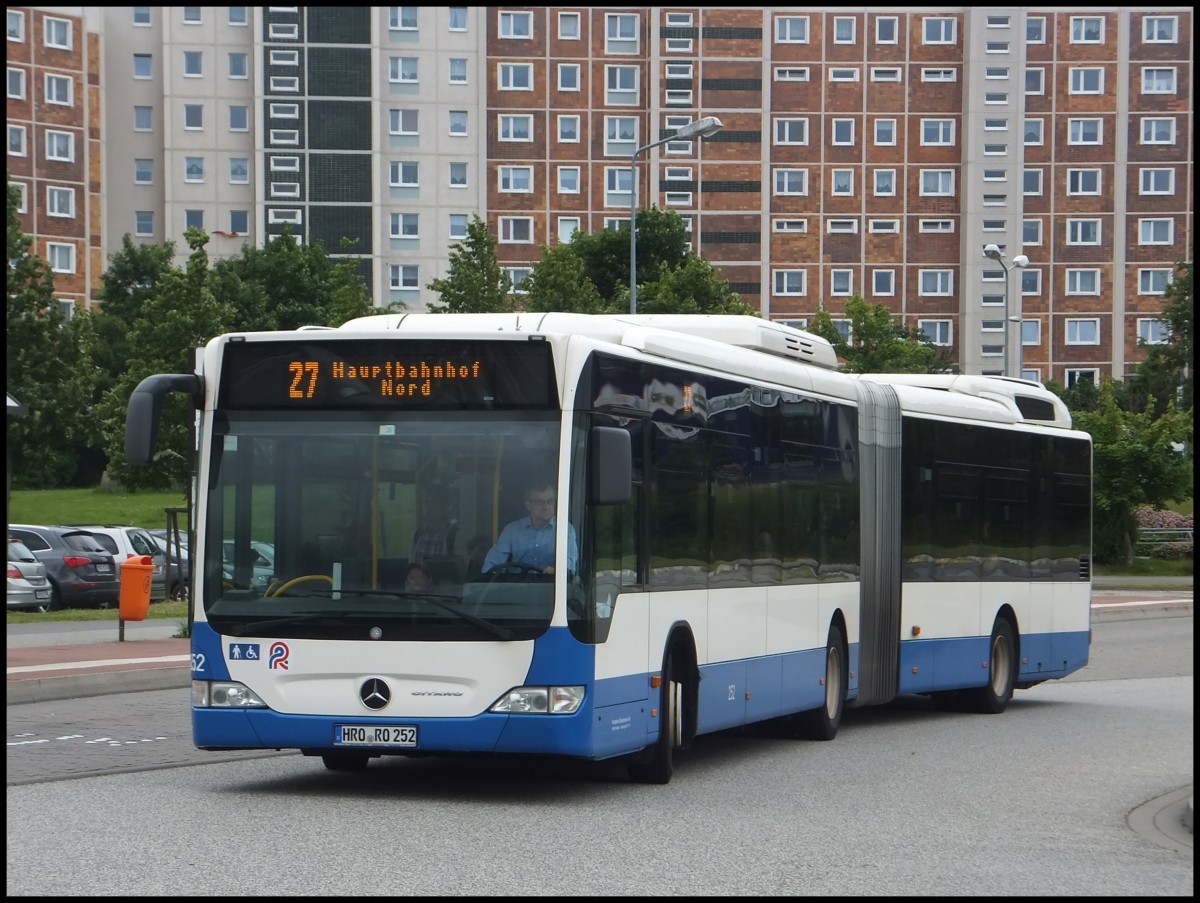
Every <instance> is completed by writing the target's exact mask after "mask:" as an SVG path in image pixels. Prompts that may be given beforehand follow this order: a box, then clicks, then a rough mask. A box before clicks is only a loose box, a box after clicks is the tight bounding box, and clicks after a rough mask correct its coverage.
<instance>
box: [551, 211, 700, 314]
mask: <svg viewBox="0 0 1200 903" xmlns="http://www.w3.org/2000/svg"><path fill="white" fill-rule="evenodd" d="M637 224H638V237H637V258H638V259H637V268H638V285H639V286H641V285H643V284H646V283H648V282H653V281H656V280H657V279H658V278H659V275H660V274H661V272H662V271H663V270H670V269H674V268H676V267H679V266H682V265H683V263H684V262H685V261H686V260H687V258H688V257H689V256H690V253H689V251H688V233H687V224H686V223H684V221H683V217H681V216H680V215H679V214H678V213H676V212H675V211H674V210H662V209H660V208H658V207H649V208H647V209H645V210H639V211H638V214H637ZM571 248H572V250H573V252H574V253H575V254H576V255H577V256H578V257H579V259H580V260H582V261H583V268H584V272H585V273H586V274H587V277H588V279H589V280H591V282H592V284H593V285H595V286H596V291H598V292H599V293H600V297H601V298H605V299H607V300H608V301H609V302H610V303H611V304H613V305H614V306H616V304H617V302H618V299H619V298H620V290H621V288H622V287H624V288H625V289H626V294H625V298H626V299H628V297H629V295H628V287H629V256H630V250H631V248H630V241H629V228H628V226H625V227H623V228H620V229H601V230H600V231H599V232H577V233H575V237H574V239H573V240H572V241H571ZM639 293H640V289H639ZM638 307H639V309H640V307H641V302H640V298H639V303H638ZM622 309H623V310H625V311H628V310H629V304H628V301H626V303H625V304H624V306H623V308H622ZM639 312H640V310H639Z"/></svg>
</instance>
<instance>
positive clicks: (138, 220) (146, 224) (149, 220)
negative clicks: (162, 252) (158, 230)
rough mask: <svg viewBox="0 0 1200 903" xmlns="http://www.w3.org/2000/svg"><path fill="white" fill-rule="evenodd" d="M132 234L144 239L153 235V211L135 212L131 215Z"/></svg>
mask: <svg viewBox="0 0 1200 903" xmlns="http://www.w3.org/2000/svg"><path fill="white" fill-rule="evenodd" d="M133 234H134V235H137V236H140V237H142V238H145V237H147V236H151V235H153V234H154V211H153V210H137V211H135V212H134V214H133Z"/></svg>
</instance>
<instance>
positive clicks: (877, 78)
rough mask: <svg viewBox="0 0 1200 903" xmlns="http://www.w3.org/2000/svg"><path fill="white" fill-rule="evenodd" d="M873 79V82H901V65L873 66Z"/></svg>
mask: <svg viewBox="0 0 1200 903" xmlns="http://www.w3.org/2000/svg"><path fill="white" fill-rule="evenodd" d="M871 81H873V82H899V81H902V78H901V76H900V67H899V66H872V67H871Z"/></svg>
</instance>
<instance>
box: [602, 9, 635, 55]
mask: <svg viewBox="0 0 1200 903" xmlns="http://www.w3.org/2000/svg"><path fill="white" fill-rule="evenodd" d="M604 19H605V23H606V28H607V31H606V34H605V40H604V52H605V53H637V52H638V25H639V24H640V17H639V16H638V15H637V14H636V13H634V14H627V13H609V14H608V15H606V16H605V17H604Z"/></svg>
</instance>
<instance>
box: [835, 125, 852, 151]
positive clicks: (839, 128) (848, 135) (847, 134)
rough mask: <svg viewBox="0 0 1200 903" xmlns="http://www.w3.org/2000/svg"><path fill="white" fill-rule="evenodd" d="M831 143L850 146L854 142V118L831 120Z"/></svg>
mask: <svg viewBox="0 0 1200 903" xmlns="http://www.w3.org/2000/svg"><path fill="white" fill-rule="evenodd" d="M832 140H833V143H834V144H835V145H841V146H846V147H849V146H852V145H853V144H854V120H853V119H835V120H833V137H832Z"/></svg>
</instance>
